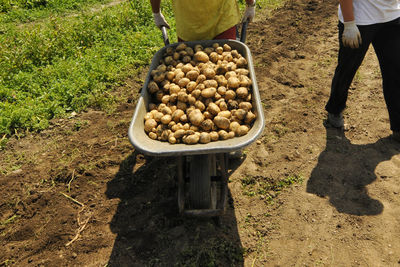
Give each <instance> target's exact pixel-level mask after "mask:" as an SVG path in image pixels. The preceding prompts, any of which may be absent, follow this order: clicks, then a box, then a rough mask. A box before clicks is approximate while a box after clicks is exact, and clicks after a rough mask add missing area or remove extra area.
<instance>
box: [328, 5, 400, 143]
mask: <svg viewBox="0 0 400 267" xmlns="http://www.w3.org/2000/svg"><path fill="white" fill-rule="evenodd" d="M338 13H339V14H338V15H339V25H338V27H339V53H338V63H337V67H336V70H335V74H334V76H333V79H332V85H331V94H330V97H329V100H328V102H327V104H326V106H325V109H326V111H328V122H329V123H330V124H331V125H332V126H334V127H337V128H341V127H343V125H344V121H343V115H342V112H343V110H344V109H345V107H346V101H347V96H348V90H349V87H350V84H351V82H352V80H353V78H354V75H355V74H356V72H357V69H358V68H359V67H360V65H361V63H362V61H363V59H364V57H365V54H366V53H367V51H368V48H369V46H370V44H372V45H373V47H374V50H375V53H376V55H377V57H378V60H379V65H380V69H381V73H382V80H383V94H384V98H385V101H386V106H387V109H388V112H389V120H390V128H391V130H392V131H393V135H392V137H393V138H394V139H395V140H397V141H399V142H400V0H339V11H338Z"/></svg>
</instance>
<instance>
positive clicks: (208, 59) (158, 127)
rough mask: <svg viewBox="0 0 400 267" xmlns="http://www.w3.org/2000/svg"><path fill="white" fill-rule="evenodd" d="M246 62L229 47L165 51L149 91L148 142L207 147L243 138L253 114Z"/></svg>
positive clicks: (251, 122)
mask: <svg viewBox="0 0 400 267" xmlns="http://www.w3.org/2000/svg"><path fill="white" fill-rule="evenodd" d="M251 86H252V81H251V79H250V76H249V70H248V64H247V60H246V59H245V58H244V57H243V56H242V55H241V54H240V53H239V52H238V51H237V50H234V49H232V48H231V47H230V46H229V45H228V44H224V45H222V46H221V45H220V44H218V43H214V44H213V45H212V47H203V46H202V45H199V44H198V45H195V46H194V47H193V48H192V47H189V46H187V45H186V44H185V43H179V44H178V45H177V46H175V47H172V46H171V47H168V48H167V49H166V51H165V53H164V55H163V57H162V59H161V60H160V64H159V65H158V67H157V68H156V69H154V70H152V71H151V80H150V82H149V84H148V86H147V90H148V92H149V93H150V94H151V97H152V100H151V103H149V106H148V110H149V112H147V114H146V115H145V117H144V130H145V132H146V133H147V134H148V136H149V137H150V138H151V139H154V140H160V141H167V142H169V143H171V144H176V143H185V144H197V143H202V144H206V143H209V142H212V141H217V140H226V139H230V138H234V137H235V136H243V135H245V134H247V132H248V131H249V130H250V128H251V126H252V124H253V122H254V120H255V119H256V115H255V114H254V113H253V106H252V93H251Z"/></svg>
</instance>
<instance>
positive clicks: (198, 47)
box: [194, 44, 203, 52]
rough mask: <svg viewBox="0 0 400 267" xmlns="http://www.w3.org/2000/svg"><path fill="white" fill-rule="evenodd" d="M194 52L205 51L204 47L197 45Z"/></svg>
mask: <svg viewBox="0 0 400 267" xmlns="http://www.w3.org/2000/svg"><path fill="white" fill-rule="evenodd" d="M194 51H195V52H198V51H203V46H202V45H201V44H197V45H195V46H194Z"/></svg>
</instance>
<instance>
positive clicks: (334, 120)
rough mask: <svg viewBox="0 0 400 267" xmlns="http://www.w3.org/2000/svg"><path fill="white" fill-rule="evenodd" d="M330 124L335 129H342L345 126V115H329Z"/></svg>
mask: <svg viewBox="0 0 400 267" xmlns="http://www.w3.org/2000/svg"><path fill="white" fill-rule="evenodd" d="M328 122H329V124H330V125H332V126H333V127H335V128H342V127H343V126H344V120H343V114H342V113H339V114H333V113H328Z"/></svg>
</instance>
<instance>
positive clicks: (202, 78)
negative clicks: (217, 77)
mask: <svg viewBox="0 0 400 267" xmlns="http://www.w3.org/2000/svg"><path fill="white" fill-rule="evenodd" d="M205 80H207V77H206V76H205V75H204V74H200V75H198V76H197V79H196V83H198V84H201V83H202V82H204V81H205Z"/></svg>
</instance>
